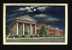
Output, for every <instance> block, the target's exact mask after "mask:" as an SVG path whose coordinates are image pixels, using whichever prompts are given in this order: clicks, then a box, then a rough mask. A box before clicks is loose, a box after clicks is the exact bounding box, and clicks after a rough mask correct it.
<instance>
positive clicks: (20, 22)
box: [16, 15, 36, 35]
mask: <svg viewBox="0 0 72 50" xmlns="http://www.w3.org/2000/svg"><path fill="white" fill-rule="evenodd" d="M16 26H17V31H16V34H17V35H20V34H22V35H25V33H27V34H28V35H33V34H36V20H35V19H33V18H32V17H30V16H28V15H25V16H22V17H17V18H16ZM20 26H21V27H20Z"/></svg>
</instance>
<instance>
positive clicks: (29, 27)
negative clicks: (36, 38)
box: [16, 22, 36, 35]
mask: <svg viewBox="0 0 72 50" xmlns="http://www.w3.org/2000/svg"><path fill="white" fill-rule="evenodd" d="M25 25H26V23H22V27H23V29H22V30H23V33H22V34H23V35H25V29H26V28H27V32H28V33H29V34H28V35H32V34H34V33H35V34H36V25H34V28H35V29H33V26H32V24H29V25H28V26H25ZM16 26H17V31H16V34H17V35H19V23H18V22H17V23H16ZM25 27H26V28H25ZM33 30H34V31H35V32H34V33H33Z"/></svg>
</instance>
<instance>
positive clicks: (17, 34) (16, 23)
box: [16, 23, 18, 35]
mask: <svg viewBox="0 0 72 50" xmlns="http://www.w3.org/2000/svg"><path fill="white" fill-rule="evenodd" d="M16 25H17V31H16V33H17V35H18V23H16Z"/></svg>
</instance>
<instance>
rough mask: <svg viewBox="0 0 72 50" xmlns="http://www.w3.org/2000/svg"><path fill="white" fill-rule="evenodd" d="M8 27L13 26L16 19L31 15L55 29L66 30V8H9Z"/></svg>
mask: <svg viewBox="0 0 72 50" xmlns="http://www.w3.org/2000/svg"><path fill="white" fill-rule="evenodd" d="M6 9H7V11H6V13H7V15H6V16H7V25H8V26H9V28H11V26H13V24H14V21H15V18H16V17H19V16H23V15H29V16H31V17H33V18H34V19H36V20H38V21H41V22H46V23H47V24H48V25H52V26H53V27H59V28H61V29H64V18H65V7H62V6H37V7H31V6H7V7H6Z"/></svg>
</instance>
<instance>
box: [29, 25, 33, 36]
mask: <svg viewBox="0 0 72 50" xmlns="http://www.w3.org/2000/svg"><path fill="white" fill-rule="evenodd" d="M32 33H33V30H32V24H30V34H31V35H32Z"/></svg>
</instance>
